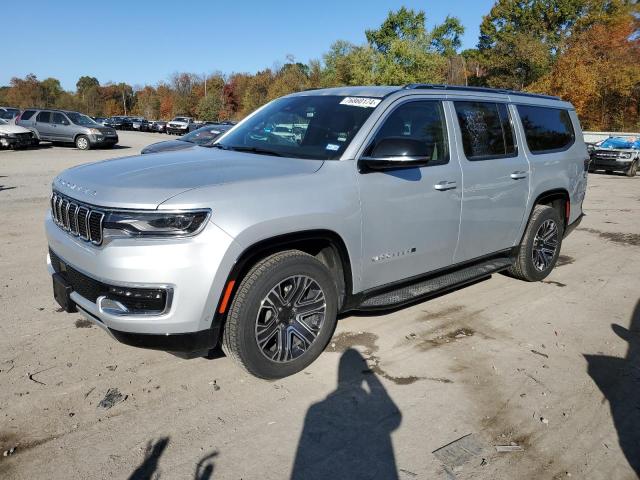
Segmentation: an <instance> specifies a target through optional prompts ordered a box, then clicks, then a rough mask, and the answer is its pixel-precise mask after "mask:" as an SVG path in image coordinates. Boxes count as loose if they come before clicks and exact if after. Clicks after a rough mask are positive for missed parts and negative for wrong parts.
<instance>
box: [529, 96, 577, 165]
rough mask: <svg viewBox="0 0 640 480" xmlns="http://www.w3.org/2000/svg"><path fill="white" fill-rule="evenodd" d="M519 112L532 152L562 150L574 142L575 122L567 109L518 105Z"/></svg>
mask: <svg viewBox="0 0 640 480" xmlns="http://www.w3.org/2000/svg"><path fill="white" fill-rule="evenodd" d="M518 114H519V115H520V120H521V121H522V126H523V128H524V135H525V137H526V138H527V145H529V150H531V152H532V153H541V152H548V151H551V150H562V149H565V148H567V147H569V146H570V145H571V144H572V143H573V140H574V138H575V134H574V131H573V124H572V123H571V118H570V117H569V112H567V111H566V110H561V109H559V108H545V107H531V106H527V105H518Z"/></svg>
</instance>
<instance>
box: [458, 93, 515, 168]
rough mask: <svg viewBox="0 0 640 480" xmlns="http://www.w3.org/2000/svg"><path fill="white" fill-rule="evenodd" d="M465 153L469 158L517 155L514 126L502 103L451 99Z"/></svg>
mask: <svg viewBox="0 0 640 480" xmlns="http://www.w3.org/2000/svg"><path fill="white" fill-rule="evenodd" d="M454 105H455V109H456V114H457V116H458V122H459V123H460V130H461V132H462V146H463V148H464V154H465V155H466V157H467V158H468V159H469V160H489V159H492V158H504V157H512V156H515V155H516V146H515V142H514V136H513V128H512V126H511V122H510V120H509V112H508V110H507V106H506V105H505V104H504V103H493V102H454Z"/></svg>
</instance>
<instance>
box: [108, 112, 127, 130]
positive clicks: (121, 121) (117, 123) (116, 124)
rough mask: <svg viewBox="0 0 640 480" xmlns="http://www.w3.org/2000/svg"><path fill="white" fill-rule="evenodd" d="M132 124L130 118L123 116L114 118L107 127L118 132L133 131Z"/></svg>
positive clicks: (110, 119)
mask: <svg viewBox="0 0 640 480" xmlns="http://www.w3.org/2000/svg"><path fill="white" fill-rule="evenodd" d="M132 123H133V122H132V121H131V118H130V117H124V116H122V115H116V116H113V117H111V118H109V120H108V121H107V125H108V126H110V127H112V128H115V129H116V130H131V129H132Z"/></svg>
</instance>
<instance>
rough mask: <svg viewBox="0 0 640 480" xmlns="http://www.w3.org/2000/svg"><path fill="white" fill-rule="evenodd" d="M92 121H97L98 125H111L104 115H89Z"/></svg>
mask: <svg viewBox="0 0 640 480" xmlns="http://www.w3.org/2000/svg"><path fill="white" fill-rule="evenodd" d="M91 118H92V119H93V121H94V122H96V123H99V124H100V125H105V126H111V125H109V119H108V118H106V117H91Z"/></svg>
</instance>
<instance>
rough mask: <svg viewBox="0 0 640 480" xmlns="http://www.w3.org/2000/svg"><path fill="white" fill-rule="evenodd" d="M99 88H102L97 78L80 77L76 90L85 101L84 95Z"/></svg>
mask: <svg viewBox="0 0 640 480" xmlns="http://www.w3.org/2000/svg"><path fill="white" fill-rule="evenodd" d="M99 86H100V82H99V81H98V79H97V78H96V77H89V76H87V75H85V76H82V77H80V78H79V79H78V81H77V82H76V90H77V92H78V94H79V95H80V96H81V97H82V98H83V99H84V94H85V93H86V92H87V90H89V89H90V88H95V87H99Z"/></svg>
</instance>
